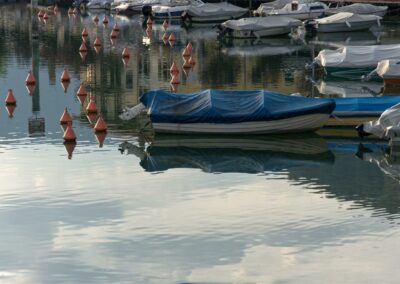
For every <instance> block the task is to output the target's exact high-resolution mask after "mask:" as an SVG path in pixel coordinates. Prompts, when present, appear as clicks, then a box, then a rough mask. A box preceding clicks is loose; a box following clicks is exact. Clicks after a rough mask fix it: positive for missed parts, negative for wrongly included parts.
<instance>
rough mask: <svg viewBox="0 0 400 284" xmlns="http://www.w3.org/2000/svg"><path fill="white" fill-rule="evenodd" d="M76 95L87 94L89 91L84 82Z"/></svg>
mask: <svg viewBox="0 0 400 284" xmlns="http://www.w3.org/2000/svg"><path fill="white" fill-rule="evenodd" d="M76 95H77V96H87V91H86V88H85V85H84V84H83V83H81V84H80V85H79V89H78V91H77V92H76Z"/></svg>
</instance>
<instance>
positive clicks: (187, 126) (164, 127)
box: [152, 113, 330, 134]
mask: <svg viewBox="0 0 400 284" xmlns="http://www.w3.org/2000/svg"><path fill="white" fill-rule="evenodd" d="M329 116H330V115H329V114H326V113H319V114H309V115H301V116H295V117H291V118H285V119H279V120H269V121H253V122H239V123H152V125H153V129H154V131H155V132H163V133H177V134H184V133H203V134H205V133H209V134H272V133H291V132H306V131H314V130H316V129H318V128H321V127H322V126H324V124H325V122H326V121H327V120H328V119H329Z"/></svg>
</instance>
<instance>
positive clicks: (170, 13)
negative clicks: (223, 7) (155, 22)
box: [142, 0, 204, 19]
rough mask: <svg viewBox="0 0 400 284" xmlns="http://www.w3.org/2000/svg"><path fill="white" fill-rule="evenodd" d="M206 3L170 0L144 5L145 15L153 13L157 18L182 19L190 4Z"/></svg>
mask: <svg viewBox="0 0 400 284" xmlns="http://www.w3.org/2000/svg"><path fill="white" fill-rule="evenodd" d="M203 4H204V3H203V2H202V1H201V0H170V2H169V3H163V4H160V5H153V6H150V7H149V6H147V5H146V6H143V10H142V11H143V15H144V16H146V15H147V14H151V16H152V17H153V18H155V19H181V18H182V16H183V13H184V12H186V11H187V9H188V8H189V7H190V6H200V5H203Z"/></svg>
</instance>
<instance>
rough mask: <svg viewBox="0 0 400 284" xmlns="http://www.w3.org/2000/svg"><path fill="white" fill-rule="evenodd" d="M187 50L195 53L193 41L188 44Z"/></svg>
mask: <svg viewBox="0 0 400 284" xmlns="http://www.w3.org/2000/svg"><path fill="white" fill-rule="evenodd" d="M186 48H187V49H189V52H190V53H192V51H193V44H192V42H191V41H189V42H188V44H187V45H186Z"/></svg>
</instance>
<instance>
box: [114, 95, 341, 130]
mask: <svg viewBox="0 0 400 284" xmlns="http://www.w3.org/2000/svg"><path fill="white" fill-rule="evenodd" d="M140 102H141V104H142V106H141V107H143V108H146V109H147V110H148V111H147V113H148V115H149V117H150V120H151V122H152V125H153V129H154V130H155V131H156V132H169V133H214V134H222V133H225V134H269V133H286V132H304V131H313V130H316V129H318V128H320V127H322V126H323V125H324V123H325V122H326V121H327V120H328V118H329V116H330V114H331V112H332V111H333V109H334V108H335V102H334V101H333V100H329V99H327V100H320V99H314V98H307V97H302V96H289V95H283V94H279V93H274V92H270V91H264V90H255V91H221V90H204V91H200V92H196V93H186V94H174V93H169V92H166V91H163V90H154V91H149V92H146V93H144V94H143V95H142V96H141V97H140ZM138 108H140V105H139V106H136V107H134V108H132V109H130V110H127V111H125V112H124V113H123V114H122V115H121V116H120V118H121V119H130V118H132V117H133V116H134V115H135V114H136V113H137V109H138Z"/></svg>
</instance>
